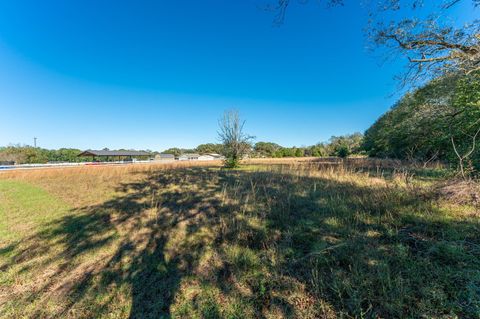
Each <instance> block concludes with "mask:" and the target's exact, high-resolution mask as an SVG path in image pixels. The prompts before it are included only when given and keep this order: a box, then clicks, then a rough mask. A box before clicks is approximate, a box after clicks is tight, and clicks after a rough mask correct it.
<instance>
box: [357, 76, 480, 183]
mask: <svg viewBox="0 0 480 319" xmlns="http://www.w3.org/2000/svg"><path fill="white" fill-rule="evenodd" d="M479 135H480V72H473V73H470V74H467V75H465V74H463V73H456V74H449V75H446V76H441V77H438V78H436V79H433V80H431V81H430V82H429V83H428V84H426V85H425V86H423V87H421V88H419V89H417V90H415V91H413V92H411V93H407V94H406V95H405V96H404V97H403V98H402V99H400V100H399V101H398V102H397V103H396V104H395V105H394V106H393V107H392V109H391V110H390V111H388V112H387V113H385V114H384V115H383V116H381V117H380V118H379V119H378V120H377V121H376V122H375V123H374V124H373V125H372V126H371V127H370V128H369V129H368V130H367V131H366V132H365V137H364V143H363V149H364V150H365V152H366V153H367V154H368V155H369V156H372V157H390V158H399V159H407V160H416V161H422V162H424V163H428V162H430V161H433V160H441V161H444V162H446V163H449V164H452V165H454V166H456V167H457V168H458V170H459V173H460V174H461V175H462V176H464V177H465V176H467V175H471V174H472V173H474V171H478V170H479V169H480V150H479V148H478V141H479V140H480V136H479Z"/></svg>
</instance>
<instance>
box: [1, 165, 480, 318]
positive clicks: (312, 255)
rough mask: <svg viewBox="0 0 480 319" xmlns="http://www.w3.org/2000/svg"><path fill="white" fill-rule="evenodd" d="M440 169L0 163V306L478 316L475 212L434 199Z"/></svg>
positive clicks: (123, 314)
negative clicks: (18, 166) (8, 168)
mask: <svg viewBox="0 0 480 319" xmlns="http://www.w3.org/2000/svg"><path fill="white" fill-rule="evenodd" d="M377 166H378V165H377ZM387 166H388V165H386V167H387ZM413 173H415V174H413ZM442 176H443V172H441V171H440V170H432V169H430V170H416V171H413V170H410V169H400V170H392V169H390V168H388V169H387V168H381V167H377V168H376V169H372V167H370V168H369V169H367V168H361V167H356V168H355V167H350V166H348V167H345V166H343V165H319V164H317V163H309V162H304V163H294V162H290V163H287V162H279V161H272V162H269V161H268V160H263V161H260V162H258V163H250V164H248V165H245V166H243V167H242V168H241V169H239V170H223V169H221V168H220V167H219V163H213V164H212V165H211V166H209V167H202V166H189V164H184V165H183V166H175V165H170V166H169V165H163V166H134V165H131V166H123V167H84V168H66V169H55V170H38V171H15V172H5V173H2V174H0V317H2V318H24V317H31V318H51V317H58V318H170V317H174V318H242V319H245V318H406V317H410V318H420V317H421V318H456V317H458V318H480V233H479V231H480V223H479V217H480V213H479V210H478V207H474V206H471V205H470V206H469V205H468V204H464V203H462V204H455V203H454V202H452V201H450V200H449V198H445V196H442V195H441V193H440V192H438V188H439V185H441V184H442V183H443V180H442Z"/></svg>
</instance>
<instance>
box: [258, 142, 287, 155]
mask: <svg viewBox="0 0 480 319" xmlns="http://www.w3.org/2000/svg"><path fill="white" fill-rule="evenodd" d="M281 148H282V147H281V146H280V145H278V144H275V143H271V142H257V143H256V144H255V146H254V148H253V149H254V151H255V154H256V156H260V157H274V156H275V152H277V151H278V150H280V149H281Z"/></svg>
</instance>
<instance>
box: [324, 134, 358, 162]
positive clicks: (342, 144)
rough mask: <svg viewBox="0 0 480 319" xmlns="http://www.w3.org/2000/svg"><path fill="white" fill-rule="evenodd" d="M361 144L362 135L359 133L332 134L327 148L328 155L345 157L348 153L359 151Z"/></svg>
mask: <svg viewBox="0 0 480 319" xmlns="http://www.w3.org/2000/svg"><path fill="white" fill-rule="evenodd" d="M362 144H363V135H362V134H361V133H354V134H350V135H344V136H332V137H331V138H330V144H329V145H328V148H329V150H330V151H329V153H330V155H333V156H339V157H347V156H348V155H350V154H359V153H361V150H362Z"/></svg>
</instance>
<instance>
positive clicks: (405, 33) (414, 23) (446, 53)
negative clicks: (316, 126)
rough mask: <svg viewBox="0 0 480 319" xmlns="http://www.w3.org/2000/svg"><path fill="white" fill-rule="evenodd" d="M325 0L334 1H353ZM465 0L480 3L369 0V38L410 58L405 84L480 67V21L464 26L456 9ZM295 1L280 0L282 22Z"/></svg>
mask: <svg viewBox="0 0 480 319" xmlns="http://www.w3.org/2000/svg"><path fill="white" fill-rule="evenodd" d="M299 2H301V3H305V2H308V0H303V1H299ZM323 2H324V3H326V4H328V5H330V6H334V5H343V4H344V2H348V1H342V0H324V1H323ZM461 3H470V4H471V5H472V10H478V9H479V7H480V0H435V1H431V0H428V1H427V0H366V1H364V6H365V7H366V9H367V10H368V12H369V14H370V22H369V24H368V27H367V28H366V30H367V38H368V39H369V41H370V42H371V43H372V44H373V46H374V47H376V48H378V49H380V50H383V51H384V52H383V53H384V54H385V55H386V56H389V57H393V56H398V55H400V56H403V57H405V58H406V66H407V71H406V72H405V74H403V75H402V76H401V77H400V79H401V84H402V86H407V87H408V86H412V85H420V84H423V83H425V81H428V80H430V79H432V78H434V77H437V76H439V75H445V74H448V73H457V72H461V73H464V74H470V73H472V72H475V71H480V20H478V19H475V20H473V21H468V22H467V21H465V24H464V25H463V26H459V25H458V22H459V21H458V20H459V19H458V18H459V17H457V18H455V17H453V16H451V13H452V9H453V8H454V7H455V6H458V5H460V4H461ZM290 4H291V0H276V6H275V7H273V9H275V10H276V12H277V15H276V17H275V23H276V24H281V23H283V21H284V19H285V15H286V10H287V8H288V6H289V5H290ZM426 11H427V12H426Z"/></svg>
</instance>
